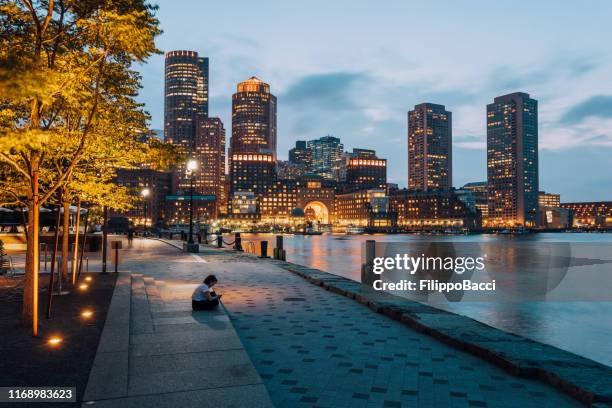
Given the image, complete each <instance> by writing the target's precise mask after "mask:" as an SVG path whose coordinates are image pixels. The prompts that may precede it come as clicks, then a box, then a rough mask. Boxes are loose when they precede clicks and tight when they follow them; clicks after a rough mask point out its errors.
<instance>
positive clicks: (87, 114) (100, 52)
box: [0, 0, 178, 209]
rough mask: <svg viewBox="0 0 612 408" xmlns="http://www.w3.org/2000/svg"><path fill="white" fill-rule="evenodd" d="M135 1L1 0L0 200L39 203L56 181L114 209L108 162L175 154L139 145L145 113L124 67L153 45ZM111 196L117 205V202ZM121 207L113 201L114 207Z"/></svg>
mask: <svg viewBox="0 0 612 408" xmlns="http://www.w3.org/2000/svg"><path fill="white" fill-rule="evenodd" d="M155 10H156V8H155V7H153V6H151V5H149V4H147V3H146V2H145V1H143V0H116V1H112V0H79V1H66V0H64V1H58V0H55V1H53V0H46V1H40V2H36V1H29V0H22V1H8V0H0V180H1V181H0V204H2V203H4V204H13V205H27V204H28V203H29V202H30V201H31V199H32V197H33V194H34V192H33V190H32V185H31V184H32V178H33V174H34V172H38V175H39V180H40V189H39V193H40V204H44V202H46V201H48V200H49V199H51V198H52V197H53V196H54V192H55V191H56V190H57V189H58V188H59V187H62V188H63V189H64V190H65V191H69V192H70V194H71V195H72V196H76V195H79V196H80V197H81V198H82V199H83V200H85V201H88V202H90V203H96V204H100V205H107V204H110V205H111V206H112V207H113V208H117V209H121V208H123V207H124V206H125V205H129V202H130V200H129V199H128V198H127V194H126V192H125V191H124V189H122V188H120V187H119V186H116V185H114V184H113V182H112V180H113V176H114V169H116V168H119V167H134V166H139V165H142V164H143V163H146V164H148V165H151V166H152V167H156V168H159V167H164V166H168V165H170V164H171V163H173V162H175V161H176V160H177V158H178V153H177V152H176V151H173V150H172V147H169V146H167V145H165V144H163V143H161V142H153V143H143V142H142V137H141V135H143V134H146V133H147V132H148V130H147V120H148V114H147V113H146V112H145V111H144V110H143V106H142V105H141V104H139V103H137V102H136V100H135V96H136V95H137V94H138V90H139V88H140V76H139V74H138V73H137V72H136V71H134V70H133V69H132V68H131V67H132V64H133V63H136V62H143V61H145V60H146V59H147V58H148V57H149V56H151V55H152V54H154V53H157V52H159V51H158V50H157V49H156V47H155V44H154V39H155V36H156V35H158V34H159V33H160V32H161V31H160V30H159V28H158V21H157V19H156V18H155V14H154V13H155ZM118 203H120V204H118ZM118 207H121V208H118Z"/></svg>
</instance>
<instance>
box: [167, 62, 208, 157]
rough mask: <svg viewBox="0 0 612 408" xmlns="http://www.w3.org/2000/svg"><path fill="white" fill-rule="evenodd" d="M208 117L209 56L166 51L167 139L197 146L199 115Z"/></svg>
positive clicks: (175, 142)
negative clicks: (196, 124) (195, 138)
mask: <svg viewBox="0 0 612 408" xmlns="http://www.w3.org/2000/svg"><path fill="white" fill-rule="evenodd" d="M197 114H201V115H204V116H205V117H207V116H208V58H201V57H199V56H198V53H197V52H195V51H170V52H168V53H166V71H165V99H164V139H165V140H166V141H169V142H172V143H174V144H178V145H181V146H183V147H184V148H185V149H187V150H188V151H191V150H192V149H193V138H194V137H195V121H196V115H197Z"/></svg>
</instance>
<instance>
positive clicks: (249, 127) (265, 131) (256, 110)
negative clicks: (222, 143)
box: [231, 77, 276, 160]
mask: <svg viewBox="0 0 612 408" xmlns="http://www.w3.org/2000/svg"><path fill="white" fill-rule="evenodd" d="M231 152H232V154H233V153H269V154H272V156H273V157H274V160H276V97H275V96H274V95H272V94H271V93H270V85H268V84H266V83H265V82H263V81H262V80H260V79H258V78H256V77H251V78H249V79H248V80H246V81H244V82H240V83H239V84H238V87H237V90H236V93H235V94H234V95H233V96H232V142H231Z"/></svg>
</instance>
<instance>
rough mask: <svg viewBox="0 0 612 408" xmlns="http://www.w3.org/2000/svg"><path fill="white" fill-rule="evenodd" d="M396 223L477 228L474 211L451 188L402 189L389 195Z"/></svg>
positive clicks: (419, 227)
mask: <svg viewBox="0 0 612 408" xmlns="http://www.w3.org/2000/svg"><path fill="white" fill-rule="evenodd" d="M390 206H391V210H392V211H394V212H396V213H397V225H398V227H401V228H403V229H406V230H427V229H430V230H440V229H447V228H469V229H473V228H480V225H481V218H480V214H479V213H478V212H475V211H472V210H470V208H469V207H468V206H467V205H466V204H465V203H464V202H463V201H461V200H460V199H459V197H457V195H456V194H455V191H454V190H430V191H416V190H408V189H403V190H399V191H396V192H394V193H393V194H391V195H390Z"/></svg>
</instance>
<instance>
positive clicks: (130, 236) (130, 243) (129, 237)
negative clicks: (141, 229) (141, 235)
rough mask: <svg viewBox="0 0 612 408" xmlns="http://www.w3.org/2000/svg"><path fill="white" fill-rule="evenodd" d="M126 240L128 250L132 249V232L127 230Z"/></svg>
mask: <svg viewBox="0 0 612 408" xmlns="http://www.w3.org/2000/svg"><path fill="white" fill-rule="evenodd" d="M127 236H128V237H127V238H128V248H131V247H132V242H133V241H134V230H133V229H131V228H129V229H128V233H127Z"/></svg>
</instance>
